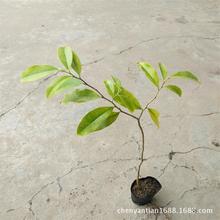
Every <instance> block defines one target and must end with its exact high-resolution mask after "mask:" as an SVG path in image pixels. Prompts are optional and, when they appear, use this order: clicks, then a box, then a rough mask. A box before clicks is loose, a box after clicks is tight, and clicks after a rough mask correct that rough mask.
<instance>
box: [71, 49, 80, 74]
mask: <svg viewBox="0 0 220 220" xmlns="http://www.w3.org/2000/svg"><path fill="white" fill-rule="evenodd" d="M72 53H73V60H72V68H73V69H74V71H75V72H76V73H77V74H78V75H79V76H80V73H81V70H82V65H81V62H80V59H79V57H78V56H77V54H76V53H75V52H74V51H72Z"/></svg>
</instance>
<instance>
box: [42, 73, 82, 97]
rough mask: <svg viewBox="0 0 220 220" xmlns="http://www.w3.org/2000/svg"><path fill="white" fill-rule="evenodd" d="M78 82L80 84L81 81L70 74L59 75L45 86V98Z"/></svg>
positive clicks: (72, 86) (70, 87)
mask: <svg viewBox="0 0 220 220" xmlns="http://www.w3.org/2000/svg"><path fill="white" fill-rule="evenodd" d="M80 84H82V82H81V81H80V80H78V79H75V78H73V77H72V76H59V77H57V78H56V79H55V80H54V81H53V82H52V83H51V84H50V85H49V87H48V88H47V90H46V96H47V98H51V97H52V96H54V95H56V94H57V93H60V92H63V91H65V90H68V89H74V88H75V87H77V86H79V85H80Z"/></svg>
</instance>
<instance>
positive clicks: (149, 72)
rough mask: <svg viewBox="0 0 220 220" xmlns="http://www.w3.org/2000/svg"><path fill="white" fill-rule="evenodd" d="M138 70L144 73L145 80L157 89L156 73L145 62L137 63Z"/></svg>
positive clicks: (157, 79) (157, 78)
mask: <svg viewBox="0 0 220 220" xmlns="http://www.w3.org/2000/svg"><path fill="white" fill-rule="evenodd" d="M138 65H139V67H140V69H141V70H142V71H143V72H144V73H145V75H146V76H147V78H148V79H149V80H150V81H151V82H152V83H153V84H154V85H155V86H156V87H157V88H158V87H159V81H160V80H159V77H158V74H157V71H156V70H155V69H154V68H153V67H152V66H151V65H150V64H149V63H146V62H139V63H138Z"/></svg>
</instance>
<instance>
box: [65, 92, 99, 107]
mask: <svg viewBox="0 0 220 220" xmlns="http://www.w3.org/2000/svg"><path fill="white" fill-rule="evenodd" d="M98 98H100V96H99V95H98V94H97V93H96V92H94V91H93V90H91V89H76V90H74V91H73V92H72V93H71V94H67V95H65V96H64V99H63V103H65V104H66V103H69V102H77V103H81V102H88V101H92V100H94V99H98Z"/></svg>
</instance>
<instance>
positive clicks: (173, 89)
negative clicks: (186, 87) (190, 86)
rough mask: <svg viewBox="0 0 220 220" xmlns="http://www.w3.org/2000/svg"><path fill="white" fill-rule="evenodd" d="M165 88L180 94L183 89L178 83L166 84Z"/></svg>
mask: <svg viewBox="0 0 220 220" xmlns="http://www.w3.org/2000/svg"><path fill="white" fill-rule="evenodd" d="M165 88H166V89H168V90H170V91H172V92H174V93H175V94H176V95H178V96H181V95H182V90H181V89H180V87H178V86H176V85H167V86H165Z"/></svg>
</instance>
